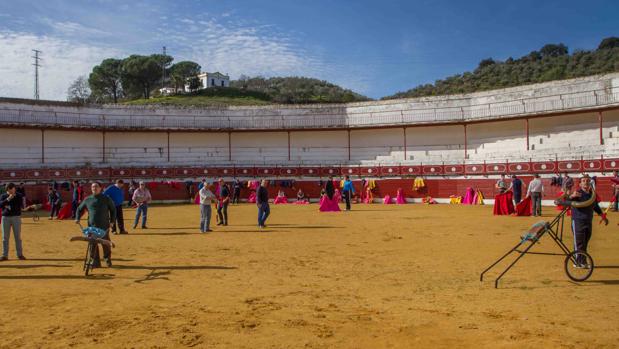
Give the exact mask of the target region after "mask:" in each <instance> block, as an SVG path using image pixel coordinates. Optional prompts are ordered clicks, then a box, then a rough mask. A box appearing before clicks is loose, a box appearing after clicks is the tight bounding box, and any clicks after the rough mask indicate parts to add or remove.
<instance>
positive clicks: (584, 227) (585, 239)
mask: <svg viewBox="0 0 619 349" xmlns="http://www.w3.org/2000/svg"><path fill="white" fill-rule="evenodd" d="M592 195H594V190H593V188H592V187H591V178H589V177H582V178H581V179H580V188H579V189H577V190H576V191H574V192H573V193H572V194H571V195H570V200H572V201H577V202H583V201H587V200H589V199H591V197H592ZM594 211H595V213H597V214H599V215H600V217H602V222H604V224H606V225H608V219H607V218H606V214H605V213H603V212H602V209H601V208H600V205H599V204H598V201H597V198H596V200H594V201H593V203H592V204H591V205H589V206H586V207H580V208H578V207H572V231H573V233H574V250H575V251H582V252H587V246H588V245H589V240H590V239H591V231H592V228H593V212H594ZM579 257H580V256H579ZM576 262H577V263H578V265H577V266H579V267H587V266H586V265H583V263H584V262H585V261H584V260H583V259H582V258H581V259H580V260H577V261H576Z"/></svg>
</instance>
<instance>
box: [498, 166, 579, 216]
mask: <svg viewBox="0 0 619 349" xmlns="http://www.w3.org/2000/svg"><path fill="white" fill-rule="evenodd" d="M562 183H563V186H562V191H563V192H564V193H568V192H571V190H572V188H573V187H574V179H573V178H572V177H570V176H569V174H568V173H565V174H564V177H563V180H562ZM523 185H524V183H523V182H522V180H521V179H520V178H518V176H517V175H512V176H511V182H510V183H507V180H506V178H505V175H504V174H502V175H501V178H500V179H499V180H498V181H497V182H496V184H495V188H496V189H498V191H499V194H504V193H506V192H510V191H511V192H512V194H513V203H514V205H518V204H519V203H520V202H521V201H522V200H523V197H522V192H523V190H522V189H523ZM543 195H544V183H543V182H542V179H541V177H540V175H539V174H534V175H533V180H531V182H529V184H528V185H527V190H526V195H525V197H524V198H528V197H530V198H531V205H532V207H533V208H532V213H533V216H541V215H542V197H543Z"/></svg>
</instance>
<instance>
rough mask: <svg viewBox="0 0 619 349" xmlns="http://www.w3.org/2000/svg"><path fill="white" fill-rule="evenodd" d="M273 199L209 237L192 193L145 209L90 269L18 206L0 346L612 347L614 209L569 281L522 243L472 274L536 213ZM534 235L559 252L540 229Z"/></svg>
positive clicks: (616, 300)
mask: <svg viewBox="0 0 619 349" xmlns="http://www.w3.org/2000/svg"><path fill="white" fill-rule="evenodd" d="M271 207H272V216H271V218H270V220H269V222H268V223H269V226H268V228H267V229H266V230H264V231H261V232H258V231H257V229H256V227H255V217H256V208H255V206H253V205H241V206H233V207H230V210H229V211H230V212H229V213H230V226H228V227H225V228H219V227H215V228H214V229H216V231H215V232H213V233H210V234H207V235H204V234H200V233H199V232H198V229H197V228H196V227H197V224H198V219H199V212H198V207H197V206H193V205H191V206H190V205H178V206H158V207H157V206H155V207H151V209H150V210H149V226H150V228H151V229H149V230H139V229H138V230H137V231H131V234H130V235H127V236H113V240H114V241H115V242H116V244H117V247H116V249H115V250H114V255H113V256H114V263H115V264H114V267H113V268H102V269H96V270H95V271H94V273H95V277H92V278H84V276H83V274H82V269H81V268H82V258H83V255H84V251H85V243H83V242H69V237H71V236H74V235H77V233H78V230H77V228H76V225H75V224H73V223H72V222H70V221H62V222H57V221H48V220H47V219H41V220H40V221H39V222H33V221H32V220H31V219H26V218H24V221H23V224H24V225H23V239H24V248H25V255H26V256H27V257H28V258H29V260H28V261H26V262H21V261H17V260H15V258H14V257H15V256H14V249H13V248H14V245H13V241H11V255H10V258H11V260H9V261H7V262H2V263H0V290H1V294H2V306H1V307H0V317H1V320H0V347H1V348H11V349H13V348H66V347H76V348H77V347H79V348H84V347H89V348H90V347H95V348H96V347H101V348H110V347H112V348H173V347H200V348H202V347H204V348H412V347H418V348H419V347H432V348H436V347H446V348H453V347H459V348H462V347H485V348H497V347H504V348H540V347H553V348H617V346H618V345H619V344H618V343H619V316H618V315H617V314H619V297H618V296H619V227H617V225H616V224H617V222H619V215H618V214H613V215H611V216H610V219H611V224H610V225H609V226H608V227H601V226H599V225H597V219H596V220H595V228H594V235H593V239H592V243H591V246H590V252H591V254H592V255H593V257H594V259H595V262H596V264H597V268H596V269H595V271H594V274H593V276H592V277H591V279H590V280H589V281H588V282H585V283H582V284H575V283H572V282H570V281H568V279H567V277H566V276H565V274H564V272H563V257H560V256H542V255H534V256H526V257H525V258H524V259H523V260H522V263H521V264H519V265H517V266H516V268H515V269H513V270H512V271H511V272H510V273H509V274H507V275H506V277H505V278H504V281H503V282H502V283H501V284H500V288H499V289H498V290H496V289H494V287H493V283H492V280H488V281H486V282H484V283H480V282H479V273H480V272H481V271H482V270H483V269H484V268H485V267H486V266H487V265H489V264H490V263H491V262H492V261H493V260H494V259H496V258H497V257H498V256H500V255H501V254H502V253H504V252H505V251H506V250H507V249H508V248H510V247H512V246H513V245H514V244H516V242H517V241H518V239H519V236H520V234H521V232H522V231H524V230H526V229H527V228H528V227H529V226H530V225H531V224H532V223H534V222H536V221H537V220H538V219H535V218H515V217H493V216H492V208H491V207H489V206H484V207H464V206H448V205H436V206H425V205H407V206H395V205H393V206H383V205H356V206H354V207H353V208H354V211H352V212H348V213H331V214H319V213H318V212H317V206H316V205H311V206H295V205H288V206H271ZM545 210H546V215H545V216H546V217H547V218H550V217H551V216H552V215H554V213H555V212H554V211H553V210H552V211H551V209H550V208H545ZM133 212H134V211H133V210H126V211H125V213H126V217H132V216H133ZM551 214H552V215H551ZM535 249H536V251H546V252H558V251H559V250H558V248H557V247H556V246H555V245H554V243H553V242H552V240H551V239H550V238H549V237H544V239H543V240H542V243H541V244H540V245H538V246H536V247H535ZM492 275H494V276H496V275H497V273H496V272H495V273H494V274H492ZM492 275H490V276H492Z"/></svg>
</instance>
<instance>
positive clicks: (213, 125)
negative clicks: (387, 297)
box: [0, 89, 619, 130]
mask: <svg viewBox="0 0 619 349" xmlns="http://www.w3.org/2000/svg"><path fill="white" fill-rule="evenodd" d="M611 91H612V90H611V89H600V90H592V91H584V92H583V91H580V92H574V93H565V94H558V95H552V96H542V97H531V98H523V99H516V100H510V101H506V102H498V103H487V104H479V105H464V106H455V107H425V108H411V107H410V103H407V102H402V103H401V104H400V105H401V108H400V109H397V104H391V105H389V106H390V107H389V108H384V104H380V103H377V104H375V105H372V104H369V105H368V106H367V107H364V108H358V107H357V106H351V107H346V106H329V105H324V106H312V107H306V108H304V107H302V106H301V107H296V108H288V107H286V106H282V107H281V111H282V113H279V114H278V112H277V110H276V109H260V108H256V109H255V110H252V109H251V108H237V109H221V110H220V111H219V112H218V110H210V111H209V114H210V115H160V114H161V112H155V111H154V110H155V108H153V112H152V113H150V114H149V113H148V111H147V110H148V109H142V110H139V109H138V110H137V111H139V112H140V113H141V114H137V113H136V110H134V109H129V108H127V109H122V108H107V107H101V108H100V113H92V112H89V113H87V112H79V111H76V112H72V111H54V109H59V110H62V109H67V107H58V108H54V107H48V109H49V110H36V106H34V105H31V106H29V107H28V108H29V109H28V108H26V107H24V108H15V104H12V105H11V106H10V107H4V108H3V107H2V103H0V126H14V127H15V126H16V127H55V128H95V129H110V130H264V129H270V130H273V129H278V130H287V129H325V128H359V127H375V126H398V125H415V124H436V123H451V122H467V121H478V120H491V119H508V118H514V117H521V116H528V115H531V116H534V115H542V114H548V113H558V112H568V111H577V110H589V109H597V108H604V107H611V106H619V92H611ZM93 109H96V108H93ZM162 109H165V110H167V108H164V107H162ZM355 109H357V110H363V111H362V112H355V111H354V110H355ZM385 109H386V110H385ZM172 110H173V109H172ZM323 110H324V112H323ZM334 110H338V112H334ZM119 111H120V112H119ZM127 111H130V112H127ZM284 112H285V113H284ZM239 114H241V115H239ZM243 114H244V115H243ZM248 114H250V115H248ZM281 114H290V115H281Z"/></svg>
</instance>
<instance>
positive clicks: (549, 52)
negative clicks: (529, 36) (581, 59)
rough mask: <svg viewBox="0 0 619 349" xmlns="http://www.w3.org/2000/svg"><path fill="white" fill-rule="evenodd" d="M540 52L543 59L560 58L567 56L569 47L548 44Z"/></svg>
mask: <svg viewBox="0 0 619 349" xmlns="http://www.w3.org/2000/svg"><path fill="white" fill-rule="evenodd" d="M539 52H540V53H541V54H542V57H559V56H565V55H567V46H565V45H563V44H547V45H544V47H542V48H541V49H540V50H539Z"/></svg>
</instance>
